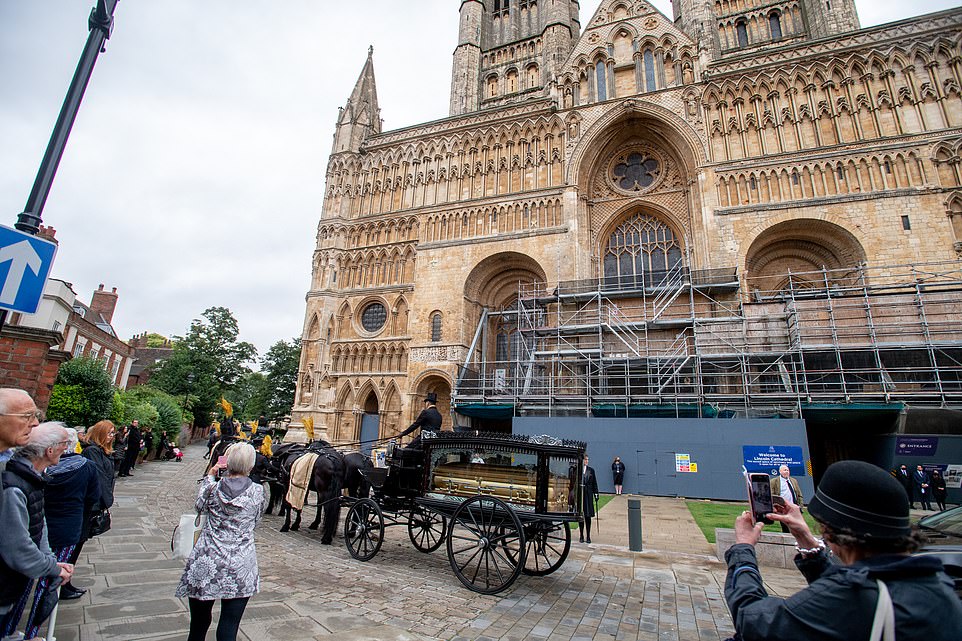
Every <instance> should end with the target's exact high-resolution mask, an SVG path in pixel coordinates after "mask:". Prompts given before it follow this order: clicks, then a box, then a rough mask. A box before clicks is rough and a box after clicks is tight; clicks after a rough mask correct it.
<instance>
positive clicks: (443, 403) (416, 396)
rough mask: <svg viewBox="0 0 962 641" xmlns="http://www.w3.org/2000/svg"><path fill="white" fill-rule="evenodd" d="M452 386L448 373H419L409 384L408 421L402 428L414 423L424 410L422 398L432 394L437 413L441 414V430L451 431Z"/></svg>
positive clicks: (430, 371) (431, 370)
mask: <svg viewBox="0 0 962 641" xmlns="http://www.w3.org/2000/svg"><path fill="white" fill-rule="evenodd" d="M453 388H454V384H453V382H452V381H451V378H450V377H449V375H448V373H447V372H445V371H443V370H440V369H435V368H431V369H427V370H424V371H423V372H421V373H420V374H419V375H418V377H417V378H415V379H414V381H412V382H411V388H410V389H411V394H412V397H411V399H410V402H409V403H408V405H409V412H408V414H409V416H410V421H409V422H408V423H407V424H406V425H403V426H402V427H407V426H408V425H410V424H411V423H413V422H414V419H416V418H417V416H418V414H419V413H420V412H421V410H422V409H423V408H424V405H423V401H424V397H425V396H427V395H428V394H429V393H432V392H433V393H434V394H436V395H437V397H438V404H437V407H438V411H439V412H440V413H441V429H442V430H451V429H453V422H452V419H451V390H452V389H453Z"/></svg>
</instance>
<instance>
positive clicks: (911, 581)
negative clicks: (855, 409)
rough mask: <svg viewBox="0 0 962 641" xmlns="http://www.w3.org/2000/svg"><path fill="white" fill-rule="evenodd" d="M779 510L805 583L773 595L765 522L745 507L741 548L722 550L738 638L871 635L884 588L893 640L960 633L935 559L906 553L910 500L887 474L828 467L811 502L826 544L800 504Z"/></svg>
mask: <svg viewBox="0 0 962 641" xmlns="http://www.w3.org/2000/svg"><path fill="white" fill-rule="evenodd" d="M776 509H778V510H779V513H777V514H769V515H768V517H769V518H771V519H772V520H774V521H778V522H780V523H784V524H786V525H787V526H788V528H789V531H790V532H791V534H792V535H793V536H794V537H795V540H796V542H797V544H798V545H797V549H798V555H796V557H795V565H796V566H798V569H799V570H800V571H801V572H802V574H803V575H804V576H805V578H806V579H807V580H808V582H809V586H808V587H807V588H806V589H804V590H802V591H801V592H799V593H797V594H795V595H793V596H791V597H789V598H788V599H780V598H776V597H770V596H768V593H767V592H766V591H765V588H764V586H763V584H762V577H761V573H760V572H759V569H758V562H757V561H756V559H755V548H754V545H755V543H757V541H758V537H759V535H760V534H761V529H762V523H757V524H755V523H752V516H751V513H750V512H747V511H746V512H745V513H743V514H742V515H741V516H740V517H738V519H737V520H736V521H735V545H733V546H732V547H731V548H730V549H729V550H728V552H726V553H725V559H726V560H727V561H728V576H727V578H726V580H725V600H726V601H727V602H728V608H729V610H731V614H732V620H733V621H734V623H735V631H736V638H743V639H773V640H774V639H777V640H778V641H802V640H804V641H820V640H823V639H833V640H838V641H843V640H845V641H848V640H850V639H868V638H869V634H870V632H871V630H872V626H873V620H874V618H875V614H876V608H877V607H879V605H880V603H881V604H882V605H885V604H886V603H887V601H886V597H885V595H886V594H888V595H890V598H891V606H892V607H891V609H890V611H894V615H893V618H894V632H895V636H894V637H893V638H897V639H898V640H899V641H916V640H918V641H922V640H924V641H950V640H957V639H958V638H959V630H962V602H960V601H959V599H958V598H957V597H956V596H955V593H954V592H953V590H952V581H951V579H949V577H948V576H947V575H946V574H945V572H944V571H943V569H942V563H941V562H940V561H939V560H938V559H935V558H933V557H931V556H910V555H909V553H910V552H911V551H912V550H913V549H914V547H915V545H916V544H915V539H914V538H913V537H912V527H911V524H910V522H909V509H908V501H907V500H906V497H905V491H904V490H903V489H902V487H901V486H900V485H899V484H898V482H897V481H896V480H895V479H894V478H892V476H891V475H890V474H888V473H887V472H885V471H884V470H882V469H880V468H877V467H875V466H874V465H871V464H869V463H865V462H863V461H840V462H838V463H834V464H833V465H831V466H830V467H829V468H828V469H827V470H826V471H825V474H824V476H823V477H822V482H821V483H820V484H819V486H818V489H817V490H816V492H815V497H814V498H813V499H812V500H811V502H810V503H809V507H808V509H809V512H810V513H811V515H812V516H813V517H815V519H816V520H817V521H818V522H819V524H820V525H821V529H822V535H823V537H824V541H823V540H819V539H816V538H815V537H814V536H813V535H812V532H811V530H809V529H808V525H807V524H806V523H805V519H804V518H802V514H801V510H800V509H799V508H798V506H785V507H777V508H776ZM882 585H884V587H885V591H884V592H883V591H882V590H881V587H880V586H882Z"/></svg>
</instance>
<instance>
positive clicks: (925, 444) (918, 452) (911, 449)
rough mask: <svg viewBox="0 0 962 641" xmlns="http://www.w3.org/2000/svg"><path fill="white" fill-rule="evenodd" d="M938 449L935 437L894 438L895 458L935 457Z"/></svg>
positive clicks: (937, 441) (937, 440)
mask: <svg viewBox="0 0 962 641" xmlns="http://www.w3.org/2000/svg"><path fill="white" fill-rule="evenodd" d="M937 449H939V439H938V437H937V436H896V437H895V455H896V456H935V451H936V450H937Z"/></svg>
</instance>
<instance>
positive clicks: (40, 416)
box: [0, 410, 43, 421]
mask: <svg viewBox="0 0 962 641" xmlns="http://www.w3.org/2000/svg"><path fill="white" fill-rule="evenodd" d="M0 416H19V417H20V418H25V419H27V420H28V421H29V420H30V419H32V418H35V419H37V420H38V421H42V420H43V412H41V411H40V410H31V411H29V412H17V413H16V414H0Z"/></svg>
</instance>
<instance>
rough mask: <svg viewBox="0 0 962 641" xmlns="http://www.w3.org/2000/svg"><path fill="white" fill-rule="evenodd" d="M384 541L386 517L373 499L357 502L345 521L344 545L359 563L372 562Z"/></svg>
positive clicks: (348, 512)
mask: <svg viewBox="0 0 962 641" xmlns="http://www.w3.org/2000/svg"><path fill="white" fill-rule="evenodd" d="M383 541H384V515H383V514H381V508H379V507H378V505H377V503H375V502H374V501H372V500H371V499H360V500H359V501H356V502H355V503H354V505H352V506H351V509H350V510H348V511H347V518H346V519H344V543H345V544H346V545H347V551H348V552H350V553H351V556H353V557H354V558H355V559H357V560H358V561H370V560H371V559H373V558H374V555H376V554H377V553H378V550H380V549H381V543H382V542H383Z"/></svg>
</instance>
